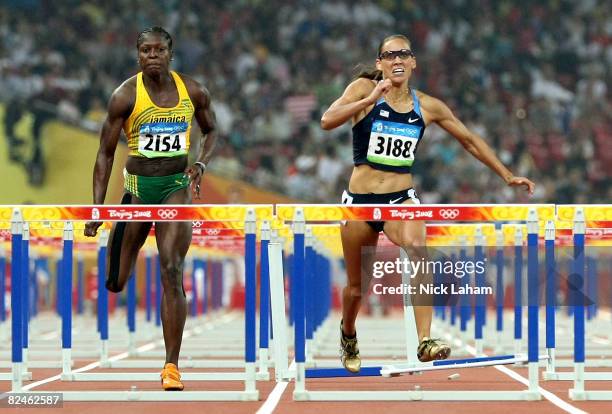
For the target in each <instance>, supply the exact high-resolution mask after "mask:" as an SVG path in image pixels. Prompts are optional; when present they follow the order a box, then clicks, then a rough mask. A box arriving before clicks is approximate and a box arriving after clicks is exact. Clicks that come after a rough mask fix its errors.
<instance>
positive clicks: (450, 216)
mask: <svg viewBox="0 0 612 414" xmlns="http://www.w3.org/2000/svg"><path fill="white" fill-rule="evenodd" d="M440 215H441V216H442V218H443V219H447V220H454V219H456V218H457V216H458V215H459V210H458V209H456V208H453V209H445V208H443V209H441V210H440Z"/></svg>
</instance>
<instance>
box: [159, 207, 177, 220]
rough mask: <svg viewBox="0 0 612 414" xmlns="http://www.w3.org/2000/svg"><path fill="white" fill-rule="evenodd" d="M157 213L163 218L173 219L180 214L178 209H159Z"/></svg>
mask: <svg viewBox="0 0 612 414" xmlns="http://www.w3.org/2000/svg"><path fill="white" fill-rule="evenodd" d="M157 214H158V215H159V217H161V218H163V219H164V220H172V219H173V218H175V217H176V216H177V215H178V211H177V210H175V209H171V210H159V211H158V212H157Z"/></svg>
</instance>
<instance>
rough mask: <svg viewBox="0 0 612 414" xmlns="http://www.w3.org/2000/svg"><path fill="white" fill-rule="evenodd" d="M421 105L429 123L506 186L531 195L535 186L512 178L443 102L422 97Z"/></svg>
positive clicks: (521, 179)
mask: <svg viewBox="0 0 612 414" xmlns="http://www.w3.org/2000/svg"><path fill="white" fill-rule="evenodd" d="M422 105H423V108H425V109H426V111H427V113H428V114H429V115H430V117H431V119H429V120H430V121H431V122H436V123H437V124H438V125H440V126H441V127H442V128H444V129H445V130H446V131H447V132H448V133H449V134H451V135H452V136H453V137H455V138H456V139H457V140H458V141H459V142H460V143H461V145H463V147H464V148H465V149H466V150H468V151H469V152H470V154H472V155H473V156H474V157H476V158H477V159H479V160H480V161H481V162H482V163H483V164H485V165H486V166H487V167H489V168H490V169H491V170H493V171H494V172H495V173H497V175H499V176H500V177H501V178H502V179H503V180H504V181H505V182H506V184H508V185H509V186H520V187H523V186H524V187H525V188H526V190H527V191H528V192H529V194H533V190H534V188H535V184H534V183H533V182H531V181H530V180H529V179H528V178H526V177H516V176H514V174H512V172H511V171H510V170H508V168H506V166H504V164H503V163H502V162H501V161H500V160H499V158H497V156H496V155H495V153H494V152H493V150H492V149H491V147H489V145H487V143H486V142H485V141H484V139H482V137H480V136H479V135H478V134H475V133H473V132H472V131H470V130H469V129H467V127H466V126H465V125H464V124H463V122H461V121H460V120H459V119H458V118H457V117H456V116H455V115H454V114H453V112H452V111H451V110H450V108H449V107H448V106H447V105H446V104H445V103H444V102H442V101H440V100H439V99H436V98H433V97H431V96H424V98H423V102H422Z"/></svg>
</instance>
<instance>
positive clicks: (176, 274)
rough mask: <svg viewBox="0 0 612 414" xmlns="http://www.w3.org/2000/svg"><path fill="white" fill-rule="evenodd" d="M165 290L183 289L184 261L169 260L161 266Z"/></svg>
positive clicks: (170, 291) (175, 290)
mask: <svg viewBox="0 0 612 414" xmlns="http://www.w3.org/2000/svg"><path fill="white" fill-rule="evenodd" d="M161 276H162V282H163V284H164V291H165V292H168V293H172V292H182V291H183V262H182V261H181V262H169V263H166V264H164V265H162V267H161Z"/></svg>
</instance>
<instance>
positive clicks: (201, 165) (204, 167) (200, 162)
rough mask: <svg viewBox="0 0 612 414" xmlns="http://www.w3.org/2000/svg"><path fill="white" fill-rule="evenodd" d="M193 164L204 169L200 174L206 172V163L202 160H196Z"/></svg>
mask: <svg viewBox="0 0 612 414" xmlns="http://www.w3.org/2000/svg"><path fill="white" fill-rule="evenodd" d="M193 164H194V165H197V166H199V167H200V168H201V169H202V172H201V173H200V174H204V171H206V164H204V163H203V162H202V161H196V162H194V163H193Z"/></svg>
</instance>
